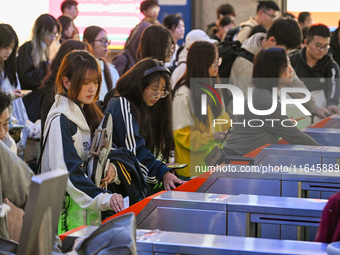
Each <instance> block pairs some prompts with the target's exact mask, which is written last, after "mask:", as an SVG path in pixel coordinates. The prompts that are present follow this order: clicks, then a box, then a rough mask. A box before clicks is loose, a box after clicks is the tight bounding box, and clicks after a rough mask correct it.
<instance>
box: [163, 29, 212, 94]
mask: <svg viewBox="0 0 340 255" xmlns="http://www.w3.org/2000/svg"><path fill="white" fill-rule="evenodd" d="M196 41H207V42H211V43H217V41H216V40H214V39H210V38H209V36H208V35H207V34H206V33H205V32H204V31H203V30H201V29H194V30H191V31H190V32H189V33H188V34H187V36H186V37H185V46H184V49H183V50H182V51H181V52H180V53H179V55H178V66H177V67H176V68H175V70H174V71H173V72H172V74H171V80H170V82H171V86H172V88H174V86H175V84H176V83H177V82H178V81H179V79H180V78H181V77H182V76H183V74H184V72H185V69H186V67H187V64H186V61H187V55H188V49H189V47H190V45H191V44H193V43H194V42H196Z"/></svg>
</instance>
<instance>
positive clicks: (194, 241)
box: [63, 226, 327, 255]
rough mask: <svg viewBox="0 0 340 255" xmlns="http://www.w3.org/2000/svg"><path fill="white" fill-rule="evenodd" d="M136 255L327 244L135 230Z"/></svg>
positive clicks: (298, 249) (279, 251) (322, 248)
mask: <svg viewBox="0 0 340 255" xmlns="http://www.w3.org/2000/svg"><path fill="white" fill-rule="evenodd" d="M97 228H98V227H94V226H84V228H82V229H80V230H78V231H74V232H72V234H70V235H68V236H67V237H66V238H65V239H64V241H63V247H64V244H65V242H66V243H67V244H68V245H70V244H72V243H73V242H74V240H75V239H76V238H78V237H83V238H84V237H87V236H89V235H90V234H91V233H92V232H93V231H95V230H96V229H97ZM136 236H137V251H138V255H155V254H158V255H175V254H188V255H189V254H209V255H224V254H236V255H248V254H258V255H261V254H266V255H269V254H270V255H288V254H297V255H300V254H301V255H302V254H303V255H310V254H313V255H314V254H315V255H327V244H325V243H317V242H303V241H291V240H274V239H264V238H251V237H239V236H222V235H211V234H194V233H180V232H168V231H160V230H145V229H137V231H136Z"/></svg>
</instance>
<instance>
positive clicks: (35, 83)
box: [17, 14, 60, 122]
mask: <svg viewBox="0 0 340 255" xmlns="http://www.w3.org/2000/svg"><path fill="white" fill-rule="evenodd" d="M59 32H60V26H59V23H58V22H57V20H56V19H55V18H54V17H53V16H51V15H50V14H42V15H40V16H39V17H38V18H37V20H36V21H35V23H34V26H33V29H32V39H31V40H30V41H28V42H26V43H24V44H23V45H22V46H21V47H20V48H19V52H18V57H17V64H18V76H19V80H20V83H21V88H22V89H24V90H32V93H30V94H29V95H27V96H25V97H24V99H23V100H24V104H25V106H26V110H27V114H28V118H29V120H30V121H32V122H36V121H37V120H38V119H40V104H39V100H40V92H39V90H38V88H39V87H40V85H41V82H42V80H43V79H44V77H45V76H46V74H47V68H48V66H49V63H50V62H49V47H50V46H51V44H52V42H53V41H54V40H55V39H56V38H57V36H58V34H59Z"/></svg>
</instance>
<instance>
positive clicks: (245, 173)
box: [181, 165, 340, 199]
mask: <svg viewBox="0 0 340 255" xmlns="http://www.w3.org/2000/svg"><path fill="white" fill-rule="evenodd" d="M225 169H229V171H220V172H217V171H216V172H214V173H212V174H211V175H209V177H208V178H207V179H206V180H204V182H203V183H200V184H199V185H197V187H196V188H195V189H194V190H191V191H196V192H202V193H219V194H230V195H239V194H252V195H268V196H282V197H300V198H319V199H327V198H328V197H330V196H331V195H332V194H334V193H335V192H338V191H340V173H339V172H340V170H339V171H333V172H325V173H318V172H311V171H309V169H305V168H295V169H291V171H289V168H288V167H286V168H283V167H279V166H273V167H266V166H240V165H226V166H225ZM196 178H200V177H196ZM189 185H191V184H190V183H189V182H188V183H186V184H184V185H182V186H181V191H189V189H186V186H189Z"/></svg>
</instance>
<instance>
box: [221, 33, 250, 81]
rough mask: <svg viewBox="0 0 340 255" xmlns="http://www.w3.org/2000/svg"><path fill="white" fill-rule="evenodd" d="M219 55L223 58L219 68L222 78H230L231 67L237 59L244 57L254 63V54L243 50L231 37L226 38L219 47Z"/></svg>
mask: <svg viewBox="0 0 340 255" xmlns="http://www.w3.org/2000/svg"><path fill="white" fill-rule="evenodd" d="M218 54H219V56H220V58H222V63H221V65H220V66H219V68H218V73H219V77H220V78H230V72H231V67H232V66H233V63H234V61H235V59H236V57H238V56H240V57H243V58H245V59H247V60H249V61H250V62H253V61H254V54H252V53H250V52H249V51H247V50H245V49H243V48H241V43H240V42H239V41H233V40H232V39H231V37H229V36H226V38H225V39H224V40H223V41H222V42H221V43H220V44H219V46H218Z"/></svg>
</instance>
